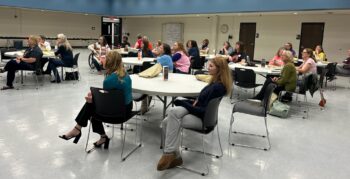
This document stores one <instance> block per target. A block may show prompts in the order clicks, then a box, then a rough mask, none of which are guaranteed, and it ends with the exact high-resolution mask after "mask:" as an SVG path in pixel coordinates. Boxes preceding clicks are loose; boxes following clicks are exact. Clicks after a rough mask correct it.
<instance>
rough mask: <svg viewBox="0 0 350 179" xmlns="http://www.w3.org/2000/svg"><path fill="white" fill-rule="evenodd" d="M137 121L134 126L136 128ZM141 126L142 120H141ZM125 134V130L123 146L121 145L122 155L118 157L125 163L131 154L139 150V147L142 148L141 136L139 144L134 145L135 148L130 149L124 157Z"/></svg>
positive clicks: (125, 131)
mask: <svg viewBox="0 0 350 179" xmlns="http://www.w3.org/2000/svg"><path fill="white" fill-rule="evenodd" d="M137 121H138V120H136V126H137ZM141 125H142V120H141ZM141 129H142V126H141ZM126 133H127V130H124V136H123V144H122V153H121V155H120V157H121V160H122V161H125V160H126V159H127V158H128V157H129V156H130V155H131V154H132V153H134V152H135V151H136V150H137V149H138V148H140V147H141V146H142V138H141V136H140V143H139V144H136V146H135V147H134V148H132V150H131V151H130V152H128V153H127V154H126V155H125V156H124V147H125V138H126ZM135 137H136V138H137V132H136V135H135Z"/></svg>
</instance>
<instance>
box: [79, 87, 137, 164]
mask: <svg viewBox="0 0 350 179" xmlns="http://www.w3.org/2000/svg"><path fill="white" fill-rule="evenodd" d="M90 90H91V93H92V101H93V104H94V106H95V114H94V116H92V118H91V120H99V121H101V122H103V123H109V124H125V122H127V121H128V120H129V119H131V118H132V117H134V116H135V115H136V114H137V113H138V112H137V111H132V113H131V114H130V115H128V116H127V114H126V106H125V104H124V93H123V91H121V90H104V89H102V88H94V87H91V88H90ZM137 121H138V120H136V136H137V131H138V130H137V126H138V125H137ZM90 129H91V122H90V124H89V133H88V137H87V140H86V146H85V151H86V152H87V153H90V152H91V151H92V150H93V149H90V150H87V146H88V142H89V136H90ZM112 129H113V130H112V133H113V134H112V138H113V135H114V128H112ZM126 132H127V130H124V135H123V144H122V153H121V159H122V161H125V159H126V158H127V157H129V156H130V155H131V154H132V153H133V152H134V151H135V150H137V149H138V148H140V147H141V145H142V140H141V136H142V134H140V143H139V144H137V145H136V146H135V147H134V148H133V149H132V150H131V151H130V152H129V153H128V154H127V155H126V156H124V155H123V154H124V146H125V137H126ZM141 132H142V121H141ZM135 142H136V140H135Z"/></svg>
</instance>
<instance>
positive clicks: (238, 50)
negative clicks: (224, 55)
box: [228, 41, 247, 63]
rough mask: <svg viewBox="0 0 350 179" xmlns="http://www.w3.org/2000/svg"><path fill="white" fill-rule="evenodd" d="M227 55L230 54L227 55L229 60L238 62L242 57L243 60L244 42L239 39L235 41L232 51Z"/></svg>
mask: <svg viewBox="0 0 350 179" xmlns="http://www.w3.org/2000/svg"><path fill="white" fill-rule="evenodd" d="M229 55H230V56H229V57H228V61H229V62H234V63H239V62H241V61H242V60H243V59H244V60H245V59H246V58H247V55H246V53H245V48H244V43H243V42H240V41H238V42H236V44H235V49H234V51H233V53H231V54H229Z"/></svg>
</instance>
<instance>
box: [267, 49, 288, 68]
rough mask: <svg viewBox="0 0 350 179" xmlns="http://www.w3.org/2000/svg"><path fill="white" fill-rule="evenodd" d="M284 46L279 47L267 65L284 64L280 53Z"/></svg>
mask: <svg viewBox="0 0 350 179" xmlns="http://www.w3.org/2000/svg"><path fill="white" fill-rule="evenodd" d="M284 50H285V49H284V47H280V48H279V49H278V50H277V52H276V55H275V56H274V57H273V58H272V59H271V60H270V61H269V65H270V66H278V67H280V66H283V65H284V61H283V60H282V53H283V52H284Z"/></svg>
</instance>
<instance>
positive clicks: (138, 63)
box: [122, 57, 155, 66]
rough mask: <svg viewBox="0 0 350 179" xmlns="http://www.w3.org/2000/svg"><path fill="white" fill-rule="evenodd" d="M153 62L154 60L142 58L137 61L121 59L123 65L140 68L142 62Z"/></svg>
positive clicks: (134, 58)
mask: <svg viewBox="0 0 350 179" xmlns="http://www.w3.org/2000/svg"><path fill="white" fill-rule="evenodd" d="M154 60H155V58H148V57H145V58H142V59H140V60H139V59H138V58H137V57H123V58H122V61H123V63H124V64H125V65H137V66H141V65H142V64H143V62H153V61H154Z"/></svg>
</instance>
